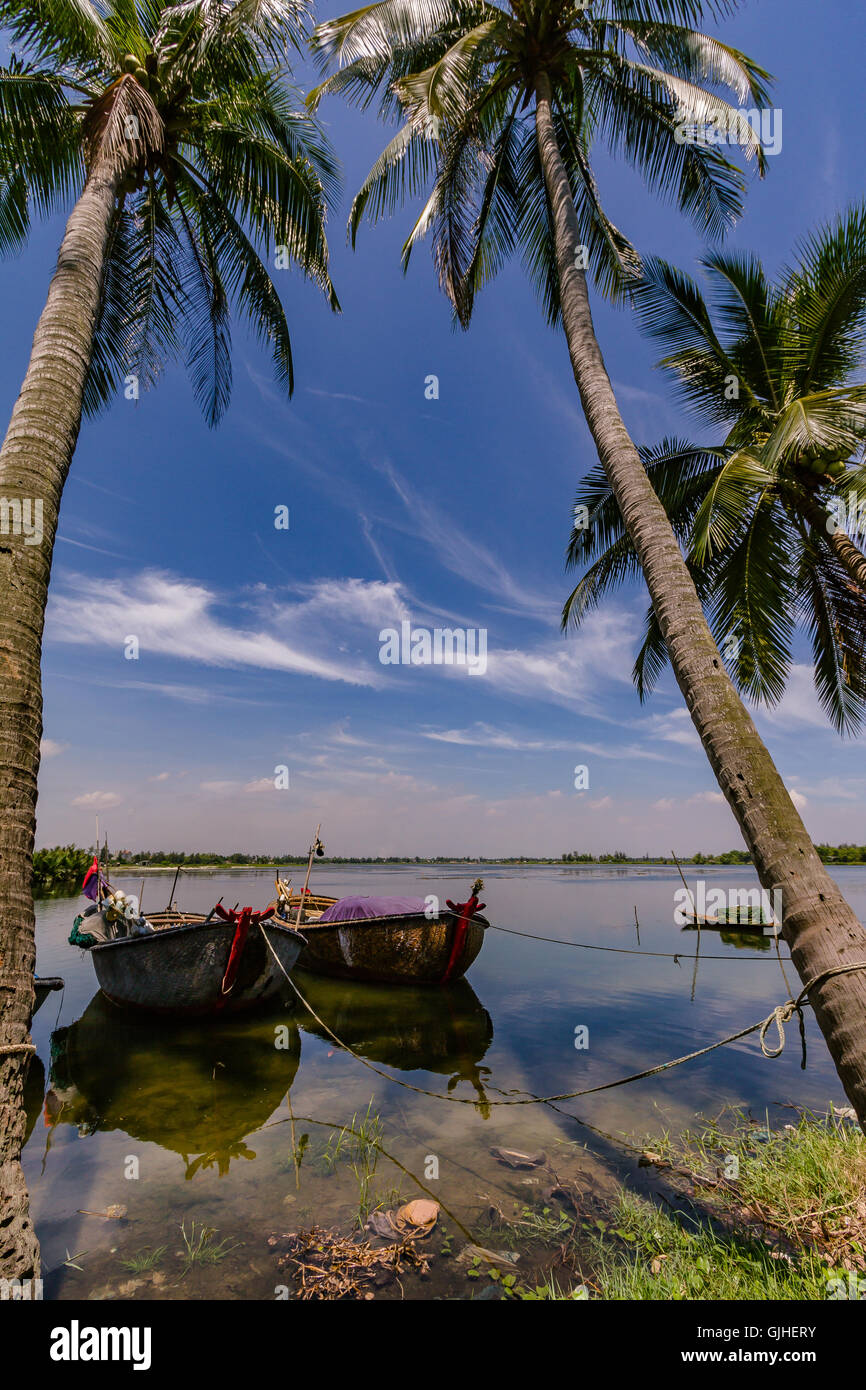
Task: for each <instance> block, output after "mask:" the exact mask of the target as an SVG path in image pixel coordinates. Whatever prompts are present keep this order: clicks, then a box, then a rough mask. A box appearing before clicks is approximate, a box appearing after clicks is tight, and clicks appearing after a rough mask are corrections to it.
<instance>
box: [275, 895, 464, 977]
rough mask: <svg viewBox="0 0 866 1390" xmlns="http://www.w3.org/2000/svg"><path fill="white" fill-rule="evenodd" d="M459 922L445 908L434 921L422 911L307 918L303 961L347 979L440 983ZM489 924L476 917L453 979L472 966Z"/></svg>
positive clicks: (314, 970) (318, 971)
mask: <svg viewBox="0 0 866 1390" xmlns="http://www.w3.org/2000/svg"><path fill="white" fill-rule="evenodd" d="M458 921H459V919H458V917H457V916H456V915H455V914H454V913H453V912H442V913H440V914H439V916H438V917H435V918H434V919H433V920H432V921H429V920H428V919H427V918H426V917H425V916H424V915H423V914H421V913H417V914H412V915H410V916H405V917H369V918H361V919H354V920H352V921H350V922H327V923H323V924H319V923H316V922H305V923H304V924H303V932H304V936H305V937H306V940H307V944H306V946H305V947H304V950H303V951H302V953H301V957H300V960H299V961H298V964H299V965H300V966H301V968H302V969H303V970H309V971H311V972H312V973H313V974H315V975H332V976H335V977H336V978H338V979H343V980H373V981H380V982H382V983H384V984H395V985H438V984H441V983H442V978H443V976H444V974H445V971H446V969H447V966H448V961H449V959H450V956H451V947H452V943H453V941H454V933H455V930H456V928H457V924H458ZM487 925H488V923H487V920H486V918H484V917H473V919H472V921H471V922H470V923H469V926H468V928H467V931H466V936H465V937H464V940H463V947H462V949H461V951H460V955H459V957H458V959H457V960H456V961H455V964H454V967H453V969H452V971H451V974H450V976H449V979H450V980H459V979H460V978H461V976H463V975H464V974H465V973H466V971H467V970H468V969H469V967H470V965H471V964H472V962H473V961H474V959H475V957H476V956H477V955H478V952H479V951H480V950H481V947H482V946H483V945H484V932H485V929H486V927H487Z"/></svg>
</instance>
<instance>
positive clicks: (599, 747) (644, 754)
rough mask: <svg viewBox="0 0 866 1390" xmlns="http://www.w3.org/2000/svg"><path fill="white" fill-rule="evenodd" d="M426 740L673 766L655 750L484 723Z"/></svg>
mask: <svg viewBox="0 0 866 1390" xmlns="http://www.w3.org/2000/svg"><path fill="white" fill-rule="evenodd" d="M421 734H422V737H423V738H428V739H432V740H433V741H434V742H436V743H451V744H456V745H458V746H459V747H464V748H498V749H502V750H503V751H504V752H509V751H513V752H515V753H588V754H591V755H592V756H593V757H596V758H613V759H617V760H622V761H624V762H628V761H629V760H630V759H633V758H644V759H647V760H649V761H651V762H665V763H666V762H670V759H669V758H668V757H667V756H666V755H665V754H663V753H653V752H652V750H651V749H648V748H641V747H640V746H639V745H637V744H619V745H617V744H614V743H613V742H611V743H609V744H605V743H587V742H585V740H582V739H544V738H534V737H533V736H532V735H531V734H523V733H511V732H510V731H509V730H507V729H497V728H494V727H493V726H492V725H490V724H485V723H484V722H483V721H478V722H477V723H475V724H473V725H471V726H470V727H469V728H468V729H438V730H437V729H423V730H422V731H421Z"/></svg>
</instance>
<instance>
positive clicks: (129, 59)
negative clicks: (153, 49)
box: [122, 53, 138, 72]
mask: <svg viewBox="0 0 866 1390" xmlns="http://www.w3.org/2000/svg"><path fill="white" fill-rule="evenodd" d="M122 66H123V71H124V72H135V70H136V68H137V67H138V59H137V58H136V56H135V54H134V53H125V54H124V56H123V64H122Z"/></svg>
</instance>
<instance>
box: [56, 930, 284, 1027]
mask: <svg viewBox="0 0 866 1390" xmlns="http://www.w3.org/2000/svg"><path fill="white" fill-rule="evenodd" d="M142 920H146V923H147V928H150V929H149V930H147V929H146V930H144V931H142V932H141V933H140V934H139V933H136V934H133V935H109V939H101V940H100V939H94V936H93V934H92V933H93V932H94V929H96V930H98V929H99V928H98V925H97V924H102V923H103V921H104V919H103V917H101V916H99V915H98V914H97V916H95V917H87V916H85V917H83V918H82V917H78V918H76V923H75V926H74V927H73V933H72V936H71V937H70V941H71V942H72V944H73V945H80V946H83V947H84V949H86V950H89V952H90V956H91V959H92V961H93V968H94V970H95V971H96V978H97V980H98V982H99V987H100V989H101V990H102V992H103V994H104V995H105V996H106V997H107V998H108V999H110V1000H111V1002H112V1003H113V1004H118V1005H120V1006H121V1007H122V1008H127V1009H146V1010H149V1011H150V1012H153V1013H162V1014H175V1015H187V1014H223V1013H239V1012H242V1011H243V1010H246V1009H250V1008H253V1007H254V1006H256V1005H260V1004H262V1003H264V1002H265V1001H267V1000H270V999H275V998H278V997H279V996H280V995H281V994H282V993H283V991H284V990H286V989H287V978H286V977H287V976H288V975H289V974H290V973H291V970H292V968H293V966H294V964H295V962H296V961H297V959H298V956H299V955H300V952H301V950H302V948H303V947H304V946H305V944H306V942H305V940H304V937H303V936H301V934H300V933H299V932H297V931H295V929H294V928H293V927H291V926H289V924H288V923H287V922H284V921H280V920H278V919H276V918H275V917H274V916H273V914H272V913H271V912H270V911H265V912H262V913H254V912H252V910H251V909H250V908H244V909H243V910H242V911H241V912H240V913H238V912H235V911H232V912H226V911H225V909H224V908H222V907H221V906H220V905H219V904H218V905H217V907H216V908H214V910H213V911H212V912H211V913H209V914H208V915H207V917H205V916H204V915H203V914H201V913H189V912H188V913H183V912H178V911H177V910H175V909H172V910H170V911H165V912H157V913H153V914H150V915H148V917H147V918H146V919H142ZM89 936H90V939H88V937H89Z"/></svg>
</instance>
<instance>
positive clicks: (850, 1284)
mask: <svg viewBox="0 0 866 1390" xmlns="http://www.w3.org/2000/svg"><path fill="white" fill-rule="evenodd" d="M642 1162H643V1163H644V1164H645V1165H646V1166H647V1167H648V1168H649V1169H650V1170H651V1173H652V1179H651V1184H650V1185H651V1187H652V1188H654V1189H655V1190H654V1191H651V1192H650V1193H649V1194H648V1195H646V1196H642V1195H638V1194H636V1193H634V1192H629V1191H626V1190H623V1191H622V1192H621V1193H620V1196H619V1198H618V1199H617V1202H616V1203H615V1206H614V1208H613V1210H612V1211H611V1228H610V1230H609V1231H608V1232H606V1233H605V1234H599V1235H598V1236H596V1237H594V1239H593V1245H594V1251H593V1252H591V1253H590V1256H589V1261H588V1263H589V1266H590V1268H589V1269H588V1270H587V1282H588V1284H589V1287H590V1289H591V1296H592V1297H599V1298H603V1299H608V1300H615V1301H619V1300H641V1301H647V1300H648V1301H670V1300H682V1299H687V1300H688V1299H697V1300H704V1299H722V1300H734V1299H736V1300H743V1299H756V1300H767V1299H770V1300H776V1299H781V1300H797V1299H807V1300H821V1301H823V1300H826V1299H843V1298H850V1297H855V1298H856V1297H858V1296H859V1295H862V1296H864V1297H866V1137H864V1135H863V1133H862V1132H861V1130H860V1129H859V1128H858V1127H857V1125H856V1123H854V1122H853V1121H852V1120H851V1119H850V1117H849V1115H848V1112H842V1114H841V1115H840V1114H838V1113H834V1112H833V1111H831V1112H830V1114H828V1115H824V1116H817V1115H813V1114H808V1113H806V1114H802V1115H800V1116H799V1118H798V1119H797V1120H796V1122H794V1123H789V1124H785V1125H784V1126H783V1127H781V1128H777V1129H772V1130H771V1129H770V1128H769V1127H768V1126H767V1125H766V1123H765V1124H760V1123H757V1124H756V1123H755V1122H754V1121H752V1120H749V1119H747V1118H746V1117H744V1116H743V1115H742V1114H741V1113H736V1112H735V1113H733V1114H728V1115H727V1116H725V1117H724V1119H723V1120H721V1121H718V1122H716V1121H708V1122H706V1123H702V1124H701V1125H699V1126H698V1127H697V1128H695V1129H694V1130H692V1131H689V1132H687V1133H685V1134H682V1135H679V1136H676V1137H673V1136H670V1135H666V1136H663V1138H662V1140H661V1142H659V1140H658V1139H655V1140H653V1141H652V1143H651V1146H650V1147H649V1148H648V1150H647V1151H646V1153H645V1154H644V1156H643V1159H642Z"/></svg>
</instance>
